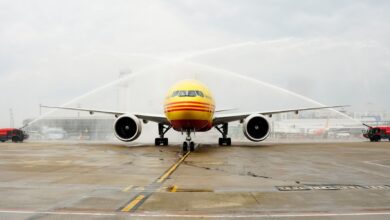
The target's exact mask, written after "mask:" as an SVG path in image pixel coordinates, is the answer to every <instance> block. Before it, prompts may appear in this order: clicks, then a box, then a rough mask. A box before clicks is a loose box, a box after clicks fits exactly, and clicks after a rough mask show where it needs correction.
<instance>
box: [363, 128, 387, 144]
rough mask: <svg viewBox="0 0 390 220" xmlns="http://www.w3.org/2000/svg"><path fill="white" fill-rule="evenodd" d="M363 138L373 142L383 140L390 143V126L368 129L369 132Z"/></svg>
mask: <svg viewBox="0 0 390 220" xmlns="http://www.w3.org/2000/svg"><path fill="white" fill-rule="evenodd" d="M363 136H364V137H365V138H368V139H370V141H371V142H378V141H380V140H381V139H388V140H389V141H390V126H376V127H368V130H367V131H366V132H365V133H364V134H363Z"/></svg>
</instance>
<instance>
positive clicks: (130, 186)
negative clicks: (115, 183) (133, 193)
mask: <svg viewBox="0 0 390 220" xmlns="http://www.w3.org/2000/svg"><path fill="white" fill-rule="evenodd" d="M131 188H133V185H129V186H127V187H126V188H124V189H123V190H122V192H128V191H129V190H130V189H131Z"/></svg>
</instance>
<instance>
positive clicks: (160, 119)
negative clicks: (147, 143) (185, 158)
mask: <svg viewBox="0 0 390 220" xmlns="http://www.w3.org/2000/svg"><path fill="white" fill-rule="evenodd" d="M41 107H43V108H54V109H64V110H73V111H82V112H89V114H91V115H92V114H94V113H102V114H110V115H114V116H115V117H119V116H121V115H124V114H132V115H135V116H136V117H137V118H139V119H141V120H145V121H152V122H156V123H162V124H166V125H169V122H168V119H167V118H166V117H165V116H164V115H159V114H148V113H130V112H120V111H110V110H97V109H87V108H71V107H58V106H46V105H41Z"/></svg>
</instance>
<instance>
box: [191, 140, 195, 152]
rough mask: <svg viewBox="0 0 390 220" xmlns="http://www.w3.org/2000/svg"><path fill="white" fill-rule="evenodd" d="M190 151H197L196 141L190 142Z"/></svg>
mask: <svg viewBox="0 0 390 220" xmlns="http://www.w3.org/2000/svg"><path fill="white" fill-rule="evenodd" d="M190 151H195V143H194V142H192V141H191V142H190Z"/></svg>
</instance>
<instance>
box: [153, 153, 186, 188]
mask: <svg viewBox="0 0 390 220" xmlns="http://www.w3.org/2000/svg"><path fill="white" fill-rule="evenodd" d="M190 153H191V151H188V152H187V153H186V154H185V155H184V156H182V157H181V159H180V160H178V161H177V162H176V163H175V164H174V165H173V166H172V167H171V168H170V169H169V170H168V171H166V172H165V173H164V174H163V175H162V176H161V177H160V178H158V179H157V182H158V183H161V182H162V181H164V180H165V179H166V178H168V177H169V176H170V175H171V174H172V173H173V172H174V171H175V170H176V169H177V167H178V166H179V165H180V164H181V163H182V162H183V161H184V160H185V159H186V158H187V157H188V155H190Z"/></svg>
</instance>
